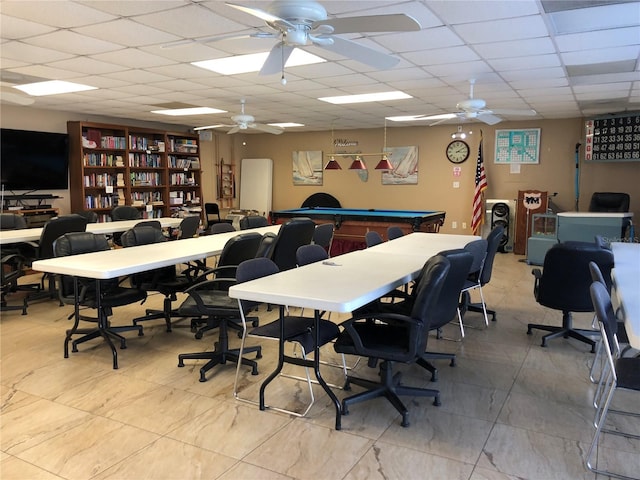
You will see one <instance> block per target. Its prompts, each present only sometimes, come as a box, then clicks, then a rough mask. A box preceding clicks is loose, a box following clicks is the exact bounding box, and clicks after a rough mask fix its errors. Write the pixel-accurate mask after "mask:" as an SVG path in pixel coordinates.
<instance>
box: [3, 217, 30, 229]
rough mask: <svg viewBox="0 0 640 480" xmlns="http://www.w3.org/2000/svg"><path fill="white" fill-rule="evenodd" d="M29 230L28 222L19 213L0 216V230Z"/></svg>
mask: <svg viewBox="0 0 640 480" xmlns="http://www.w3.org/2000/svg"><path fill="white" fill-rule="evenodd" d="M23 228H27V221H26V220H25V219H24V217H23V216H22V215H18V214H17V213H2V214H0V230H22V229H23Z"/></svg>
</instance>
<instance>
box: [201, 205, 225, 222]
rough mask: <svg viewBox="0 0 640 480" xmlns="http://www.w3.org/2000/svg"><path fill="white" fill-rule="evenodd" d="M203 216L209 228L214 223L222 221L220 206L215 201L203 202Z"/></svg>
mask: <svg viewBox="0 0 640 480" xmlns="http://www.w3.org/2000/svg"><path fill="white" fill-rule="evenodd" d="M204 217H205V220H206V222H205V223H206V224H207V226H206V228H211V226H212V225H215V224H216V223H222V218H220V206H219V205H218V204H217V203H205V204H204Z"/></svg>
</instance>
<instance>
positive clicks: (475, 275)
mask: <svg viewBox="0 0 640 480" xmlns="http://www.w3.org/2000/svg"><path fill="white" fill-rule="evenodd" d="M487 245H488V242H487V241H486V240H485V239H484V238H480V239H478V240H473V241H471V242H469V243H467V244H466V245H465V246H464V249H465V250H466V251H467V252H469V253H470V254H471V255H473V262H471V267H469V277H470V278H471V279H473V280H475V281H478V282H479V281H480V275H481V274H482V266H483V265H484V259H485V258H486V256H487Z"/></svg>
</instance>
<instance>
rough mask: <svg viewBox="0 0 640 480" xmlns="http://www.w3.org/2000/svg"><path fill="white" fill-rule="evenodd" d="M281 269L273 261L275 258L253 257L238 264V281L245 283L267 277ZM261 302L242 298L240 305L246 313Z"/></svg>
mask: <svg viewBox="0 0 640 480" xmlns="http://www.w3.org/2000/svg"><path fill="white" fill-rule="evenodd" d="M279 271H280V270H279V269H278V266H277V265H276V264H275V262H273V260H270V259H268V258H265V257H257V258H252V259H249V260H245V261H244V262H242V263H241V264H240V265H238V269H237V271H236V282H237V283H243V282H248V281H251V280H256V279H258V278H262V277H266V276H267V275H273V274H274V273H278V272H279ZM260 303H261V302H254V301H251V300H240V305H241V308H242V311H243V313H244V314H246V313H248V312H249V311H250V310H251V309H253V308H255V307H257V306H258V305H260Z"/></svg>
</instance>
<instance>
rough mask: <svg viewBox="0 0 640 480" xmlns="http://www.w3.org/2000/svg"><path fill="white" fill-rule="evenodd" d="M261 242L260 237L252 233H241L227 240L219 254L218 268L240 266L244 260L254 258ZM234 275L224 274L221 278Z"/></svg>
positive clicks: (233, 273)
mask: <svg viewBox="0 0 640 480" xmlns="http://www.w3.org/2000/svg"><path fill="white" fill-rule="evenodd" d="M261 240H262V235H260V234H259V233H254V232H251V233H241V234H239V235H236V236H235V237H232V238H230V239H229V240H227V243H225V245H224V248H223V249H222V252H221V253H220V257H219V258H218V267H224V266H228V265H234V266H235V265H240V264H241V263H242V262H244V261H245V260H249V259H250V258H254V257H255V256H256V252H257V251H258V247H259V246H260V241H261ZM234 275H235V272H230V273H229V274H227V273H226V272H225V274H224V275H223V276H224V277H229V278H231V277H233V276H234Z"/></svg>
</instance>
